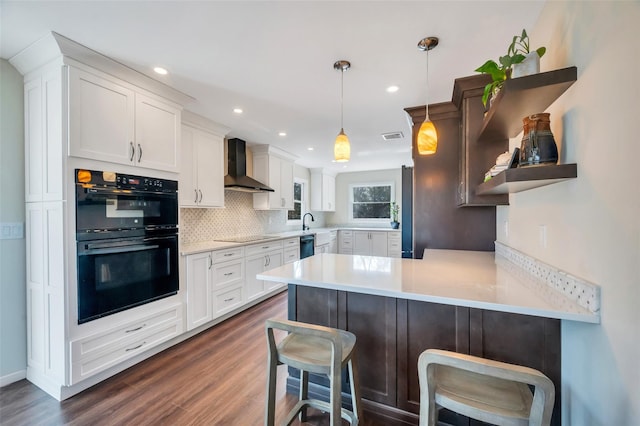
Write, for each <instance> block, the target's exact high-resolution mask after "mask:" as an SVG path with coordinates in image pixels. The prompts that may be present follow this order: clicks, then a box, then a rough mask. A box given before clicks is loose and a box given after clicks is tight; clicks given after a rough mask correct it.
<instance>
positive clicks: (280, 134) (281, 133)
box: [278, 132, 287, 136]
mask: <svg viewBox="0 0 640 426" xmlns="http://www.w3.org/2000/svg"><path fill="white" fill-rule="evenodd" d="M278 136H287V132H280V133H278Z"/></svg>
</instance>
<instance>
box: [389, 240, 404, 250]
mask: <svg viewBox="0 0 640 426" xmlns="http://www.w3.org/2000/svg"><path fill="white" fill-rule="evenodd" d="M387 250H389V252H391V251H401V250H402V241H401V240H389V241H388V242H387Z"/></svg>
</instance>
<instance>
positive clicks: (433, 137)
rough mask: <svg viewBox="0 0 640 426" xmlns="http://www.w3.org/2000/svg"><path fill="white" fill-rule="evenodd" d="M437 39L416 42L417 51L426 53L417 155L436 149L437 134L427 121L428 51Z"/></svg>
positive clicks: (434, 45)
mask: <svg viewBox="0 0 640 426" xmlns="http://www.w3.org/2000/svg"><path fill="white" fill-rule="evenodd" d="M438 41H439V40H438V37H425V38H423V39H422V40H420V41H419V42H418V49H420V50H422V51H426V52H427V97H426V103H425V110H426V111H425V118H424V121H423V122H422V125H421V126H420V130H418V136H417V138H416V139H417V145H418V154H420V155H432V154H435V153H436V150H437V149H438V132H437V131H436V127H435V126H434V125H433V123H432V122H431V120H429V51H430V50H431V49H433V48H434V47H436V46H437V45H438Z"/></svg>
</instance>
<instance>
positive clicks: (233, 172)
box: [224, 138, 275, 192]
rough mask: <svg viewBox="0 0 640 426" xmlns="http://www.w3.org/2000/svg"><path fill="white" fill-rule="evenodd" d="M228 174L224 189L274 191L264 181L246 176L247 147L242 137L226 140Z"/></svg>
mask: <svg viewBox="0 0 640 426" xmlns="http://www.w3.org/2000/svg"><path fill="white" fill-rule="evenodd" d="M227 165H228V174H227V175H226V176H225V177H224V189H229V190H232V191H241V192H275V191H274V190H273V189H272V188H269V187H268V186H267V185H265V184H264V183H261V182H258V181H257V180H255V179H253V178H251V177H249V176H247V147H246V142H245V141H243V140H242V139H238V138H232V139H229V140H228V160H227Z"/></svg>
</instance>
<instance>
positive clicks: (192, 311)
mask: <svg viewBox="0 0 640 426" xmlns="http://www.w3.org/2000/svg"><path fill="white" fill-rule="evenodd" d="M212 266H213V259H212V257H211V253H197V254H193V255H190V256H187V258H186V277H187V330H192V329H194V328H196V327H198V326H201V325H202V324H206V323H207V322H209V321H211V320H212V319H213V306H212V303H211V298H212V294H213V284H212V280H213V275H212V273H211V267H212Z"/></svg>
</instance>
